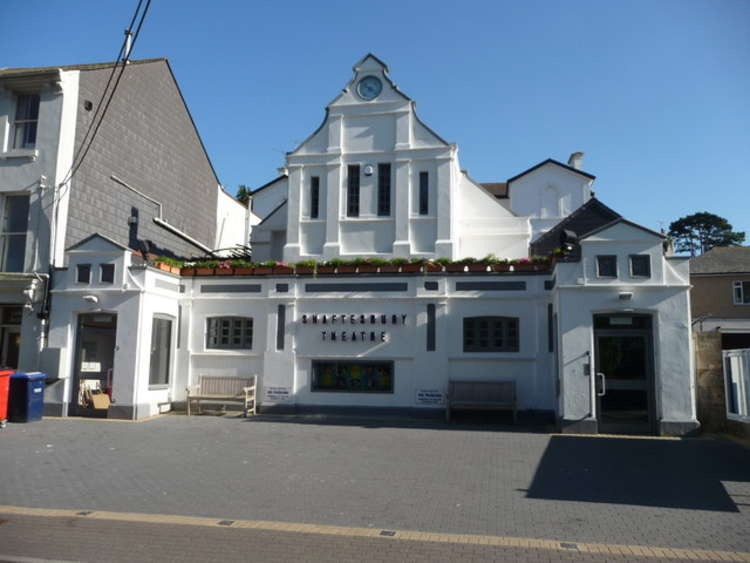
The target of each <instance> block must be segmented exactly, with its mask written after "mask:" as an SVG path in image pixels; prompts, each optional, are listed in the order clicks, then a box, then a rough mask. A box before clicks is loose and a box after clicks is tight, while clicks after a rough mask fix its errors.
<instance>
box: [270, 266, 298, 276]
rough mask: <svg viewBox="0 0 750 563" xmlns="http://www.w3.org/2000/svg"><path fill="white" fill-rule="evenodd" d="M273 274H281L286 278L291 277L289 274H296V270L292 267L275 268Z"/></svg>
mask: <svg viewBox="0 0 750 563" xmlns="http://www.w3.org/2000/svg"><path fill="white" fill-rule="evenodd" d="M273 273H274V274H280V275H283V276H286V275H289V274H293V273H294V268H292V267H291V266H274V267H273Z"/></svg>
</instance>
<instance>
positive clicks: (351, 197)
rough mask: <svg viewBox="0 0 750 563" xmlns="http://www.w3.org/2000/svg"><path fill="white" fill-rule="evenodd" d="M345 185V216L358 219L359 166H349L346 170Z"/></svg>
mask: <svg viewBox="0 0 750 563" xmlns="http://www.w3.org/2000/svg"><path fill="white" fill-rule="evenodd" d="M346 181H347V185H346V215H347V217H359V165H358V164H351V165H349V168H348V176H347V179H346Z"/></svg>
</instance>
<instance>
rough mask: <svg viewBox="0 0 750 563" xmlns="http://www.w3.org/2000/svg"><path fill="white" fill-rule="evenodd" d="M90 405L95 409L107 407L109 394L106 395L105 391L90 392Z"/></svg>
mask: <svg viewBox="0 0 750 563" xmlns="http://www.w3.org/2000/svg"><path fill="white" fill-rule="evenodd" d="M91 406H92V407H94V408H95V409H108V408H109V395H107V394H106V393H92V394H91Z"/></svg>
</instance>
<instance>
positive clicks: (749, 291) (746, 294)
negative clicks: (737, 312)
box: [741, 281, 750, 303]
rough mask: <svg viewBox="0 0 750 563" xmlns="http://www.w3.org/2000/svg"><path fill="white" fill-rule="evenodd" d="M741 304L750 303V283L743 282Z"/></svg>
mask: <svg viewBox="0 0 750 563" xmlns="http://www.w3.org/2000/svg"><path fill="white" fill-rule="evenodd" d="M741 303H750V281H746V282H742V301H741Z"/></svg>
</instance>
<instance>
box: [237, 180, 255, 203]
mask: <svg viewBox="0 0 750 563" xmlns="http://www.w3.org/2000/svg"><path fill="white" fill-rule="evenodd" d="M251 191H252V190H250V188H248V187H247V186H246V185H245V184H240V187H239V188H237V195H236V196H235V197H236V198H237V201H241V202H242V203H243V204H245V205H247V202H248V201H250V192H251Z"/></svg>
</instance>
